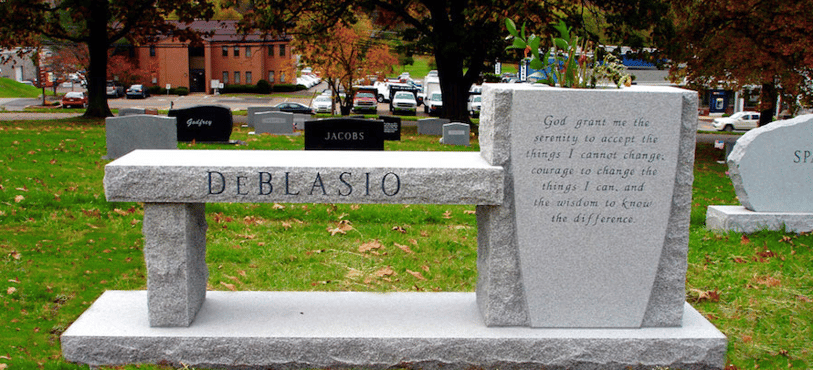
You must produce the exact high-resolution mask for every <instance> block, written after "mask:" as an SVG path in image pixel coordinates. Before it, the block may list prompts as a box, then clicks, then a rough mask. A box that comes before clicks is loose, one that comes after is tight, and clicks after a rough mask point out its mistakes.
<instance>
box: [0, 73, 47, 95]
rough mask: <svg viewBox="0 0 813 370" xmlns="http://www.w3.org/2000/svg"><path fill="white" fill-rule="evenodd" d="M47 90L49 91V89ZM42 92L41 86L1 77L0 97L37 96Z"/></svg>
mask: <svg viewBox="0 0 813 370" xmlns="http://www.w3.org/2000/svg"><path fill="white" fill-rule="evenodd" d="M45 90H46V91H48V89H45ZM41 94H42V89H40V88H36V87H34V86H29V85H25V84H21V83H19V82H17V81H14V80H11V79H8V78H5V77H0V98H36V97H38V96H40V95H41ZM46 94H47V92H46Z"/></svg>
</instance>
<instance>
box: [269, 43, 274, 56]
mask: <svg viewBox="0 0 813 370" xmlns="http://www.w3.org/2000/svg"><path fill="white" fill-rule="evenodd" d="M268 56H269V57H273V56H274V45H268Z"/></svg>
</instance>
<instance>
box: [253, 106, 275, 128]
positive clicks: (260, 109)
mask: <svg viewBox="0 0 813 370" xmlns="http://www.w3.org/2000/svg"><path fill="white" fill-rule="evenodd" d="M262 112H279V108H277V107H248V118H247V121H246V122H247V124H248V127H255V126H254V119H255V118H254V115H255V114H257V113H262Z"/></svg>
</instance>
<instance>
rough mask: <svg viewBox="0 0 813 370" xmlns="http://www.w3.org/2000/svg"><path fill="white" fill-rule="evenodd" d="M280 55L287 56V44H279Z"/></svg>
mask: <svg viewBox="0 0 813 370" xmlns="http://www.w3.org/2000/svg"><path fill="white" fill-rule="evenodd" d="M279 56H281V57H284V56H285V45H280V46H279Z"/></svg>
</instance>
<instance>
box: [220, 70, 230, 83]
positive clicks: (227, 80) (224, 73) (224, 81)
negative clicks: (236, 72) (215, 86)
mask: <svg viewBox="0 0 813 370" xmlns="http://www.w3.org/2000/svg"><path fill="white" fill-rule="evenodd" d="M220 82H223V83H224V84H227V83H229V72H226V71H223V81H220Z"/></svg>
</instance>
